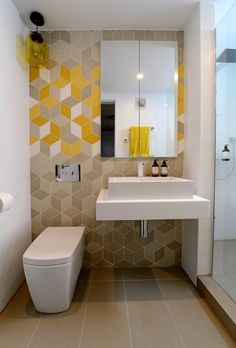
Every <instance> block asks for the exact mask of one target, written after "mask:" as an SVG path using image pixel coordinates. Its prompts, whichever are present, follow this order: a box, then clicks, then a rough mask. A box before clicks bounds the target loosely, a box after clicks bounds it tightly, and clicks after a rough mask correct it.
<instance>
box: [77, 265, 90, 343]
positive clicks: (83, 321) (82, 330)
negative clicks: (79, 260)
mask: <svg viewBox="0 0 236 348" xmlns="http://www.w3.org/2000/svg"><path fill="white" fill-rule="evenodd" d="M92 276H93V269H92V274H91V276H90V278H89V281H88V282H89V286H88V294H87V296H86V300H85V309H84V315H83V320H82V325H81V333H80V337H79V342H78V348H80V347H81V343H82V336H83V332H84V323H85V317H86V314H87V307H88V299H89V295H90V289H91V278H92Z"/></svg>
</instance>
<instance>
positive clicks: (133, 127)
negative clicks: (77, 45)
mask: <svg viewBox="0 0 236 348" xmlns="http://www.w3.org/2000/svg"><path fill="white" fill-rule="evenodd" d="M177 102H178V48H177V43H176V42H173V41H172V42H167V41H165V42H160V41H102V42H101V156H102V157H117V158H128V157H131V158H132V157H165V158H166V157H176V155H177Z"/></svg>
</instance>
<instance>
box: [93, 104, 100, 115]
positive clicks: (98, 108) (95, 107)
mask: <svg viewBox="0 0 236 348" xmlns="http://www.w3.org/2000/svg"><path fill="white" fill-rule="evenodd" d="M100 115H101V105H100V104H98V105H96V106H94V108H93V118H96V117H98V116H100Z"/></svg>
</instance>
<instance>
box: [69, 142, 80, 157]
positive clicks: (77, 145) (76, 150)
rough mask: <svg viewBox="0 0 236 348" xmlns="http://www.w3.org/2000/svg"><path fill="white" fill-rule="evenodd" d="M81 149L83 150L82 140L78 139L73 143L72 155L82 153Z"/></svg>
mask: <svg viewBox="0 0 236 348" xmlns="http://www.w3.org/2000/svg"><path fill="white" fill-rule="evenodd" d="M80 151H81V140H78V141H76V143H74V144H73V145H72V149H71V155H72V156H76V155H78V153H80Z"/></svg>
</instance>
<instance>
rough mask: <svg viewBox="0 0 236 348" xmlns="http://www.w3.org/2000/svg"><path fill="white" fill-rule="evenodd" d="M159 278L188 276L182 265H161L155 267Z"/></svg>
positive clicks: (155, 272) (154, 270) (154, 269)
mask: <svg viewBox="0 0 236 348" xmlns="http://www.w3.org/2000/svg"><path fill="white" fill-rule="evenodd" d="M153 272H154V274H155V275H156V278H157V279H166V280H167V279H172V280H174V279H183V278H188V276H187V274H186V273H185V272H184V270H183V269H182V268H181V267H161V268H153Z"/></svg>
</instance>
